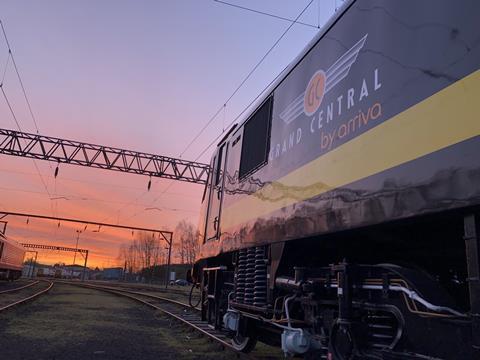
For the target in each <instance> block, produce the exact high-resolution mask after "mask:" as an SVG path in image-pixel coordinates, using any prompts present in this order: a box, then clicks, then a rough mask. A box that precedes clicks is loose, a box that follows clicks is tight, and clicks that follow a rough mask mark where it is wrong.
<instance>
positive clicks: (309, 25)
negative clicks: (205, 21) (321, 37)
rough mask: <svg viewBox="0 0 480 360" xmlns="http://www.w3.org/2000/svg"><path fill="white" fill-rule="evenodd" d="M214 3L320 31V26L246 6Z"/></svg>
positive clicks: (223, 2) (224, 2)
mask: <svg viewBox="0 0 480 360" xmlns="http://www.w3.org/2000/svg"><path fill="white" fill-rule="evenodd" d="M213 1H214V2H217V3H219V4H222V5H228V6H231V7H234V8H237V9H241V10H246V11H250V12H253V13H256V14H260V15H265V16H269V17H272V18H275V19H279V20H284V21H288V22H294V23H296V24H299V25H305V26H308V27H312V28H315V29H318V26H315V25H312V24H309V23H304V22H301V21H296V20H293V19H289V18H286V17H283V16H278V15H274V14H270V13H267V12H263V11H260V10H255V9H252V8H248V7H245V6H240V5H237V4H232V3H229V2H226V1H221V0H213Z"/></svg>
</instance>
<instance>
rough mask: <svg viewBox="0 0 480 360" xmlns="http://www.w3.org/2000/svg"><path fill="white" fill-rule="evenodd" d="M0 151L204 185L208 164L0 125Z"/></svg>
mask: <svg viewBox="0 0 480 360" xmlns="http://www.w3.org/2000/svg"><path fill="white" fill-rule="evenodd" d="M0 154H4V155H13V156H20V157H27V158H32V159H38V160H47V161H53V162H57V163H66V164H73V165H80V166H88V167H93V168H99V169H105V170H114V171H121V172H126V173H132V174H139V175H146V176H151V177H159V178H165V179H172V180H178V181H184V182H189V183H194V184H203V185H205V184H206V182H207V179H208V174H209V172H210V166H209V165H207V164H202V163H198V162H193V161H187V160H183V159H175V158H171V157H167V156H161V155H154V154H148V153H144V152H139V151H133V150H125V149H119V148H114V147H110V146H103V145H95V144H88V143H84V142H79V141H74V140H66V139H59V138H55V137H50V136H44V135H39V134H30V133H25V132H21V131H15V130H7V129H0Z"/></svg>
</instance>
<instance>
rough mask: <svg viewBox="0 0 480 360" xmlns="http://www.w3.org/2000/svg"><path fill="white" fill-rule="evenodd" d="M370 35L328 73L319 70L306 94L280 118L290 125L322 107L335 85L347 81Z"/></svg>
mask: <svg viewBox="0 0 480 360" xmlns="http://www.w3.org/2000/svg"><path fill="white" fill-rule="evenodd" d="M367 36H368V34H365V36H364V37H362V38H361V39H360V40H359V41H358V42H357V43H356V44H355V45H353V46H352V47H351V48H350V49H349V50H348V51H346V52H345V53H344V54H343V55H342V56H340V57H339V58H338V59H337V60H336V61H335V62H334V63H333V65H332V66H330V67H329V68H328V69H327V70H326V71H324V70H322V69H319V70H318V71H316V72H315V74H313V76H312V77H311V78H310V81H309V82H308V85H307V88H306V90H305V91H304V92H302V93H301V94H300V95H298V96H297V97H296V98H295V99H294V100H293V101H292V102H291V103H290V104H289V105H288V106H287V107H286V108H285V110H283V111H282V113H281V114H280V118H281V119H282V120H283V121H284V122H285V123H286V124H290V123H291V122H292V121H293V120H295V119H296V118H297V117H299V116H300V115H301V114H302V113H304V114H305V115H307V116H311V115H313V114H314V113H315V111H317V110H318V108H319V107H320V105H321V103H322V100H323V97H324V96H325V94H327V93H328V92H329V91H330V90H331V89H332V88H333V87H334V86H335V85H337V84H338V83H339V82H340V81H342V80H343V79H345V78H346V77H347V75H348V73H349V72H350V68H351V67H352V65H353V64H354V63H355V61H356V60H357V57H358V53H359V52H360V50H361V49H362V48H363V45H364V44H365V41H366V40H367Z"/></svg>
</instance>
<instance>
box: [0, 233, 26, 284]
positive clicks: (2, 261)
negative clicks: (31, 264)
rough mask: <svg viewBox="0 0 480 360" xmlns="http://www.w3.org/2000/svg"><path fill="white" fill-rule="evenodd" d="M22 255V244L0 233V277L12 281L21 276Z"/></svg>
mask: <svg viewBox="0 0 480 360" xmlns="http://www.w3.org/2000/svg"><path fill="white" fill-rule="evenodd" d="M24 257H25V249H24V248H23V246H22V245H20V244H19V243H18V242H16V241H14V240H12V239H8V238H7V237H6V236H5V235H3V234H2V233H0V279H2V280H10V281H13V280H16V279H18V278H19V277H20V276H22V268H23V258H24Z"/></svg>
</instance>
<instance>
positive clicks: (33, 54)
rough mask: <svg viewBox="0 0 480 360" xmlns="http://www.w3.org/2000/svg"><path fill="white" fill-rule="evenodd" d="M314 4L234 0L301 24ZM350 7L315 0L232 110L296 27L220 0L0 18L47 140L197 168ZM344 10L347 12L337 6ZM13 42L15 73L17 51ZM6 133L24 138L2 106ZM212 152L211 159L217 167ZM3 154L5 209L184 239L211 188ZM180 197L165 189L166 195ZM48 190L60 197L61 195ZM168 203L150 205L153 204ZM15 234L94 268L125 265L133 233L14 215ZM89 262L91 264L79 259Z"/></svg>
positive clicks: (14, 83)
mask: <svg viewBox="0 0 480 360" xmlns="http://www.w3.org/2000/svg"><path fill="white" fill-rule="evenodd" d="M309 2H310V0H302V1H294V0H282V1H278V0H262V1H253V0H235V1H234V0H232V1H231V3H234V4H237V5H240V6H244V7H249V8H253V9H256V10H259V11H263V12H267V13H271V14H275V15H278V16H281V17H285V18H290V19H294V18H296V17H297V15H298V14H299V13H300V12H301V11H302V10H303V9H304V8H305V6H306V5H307V4H308V3H309ZM340 2H341V1H340V0H337V1H335V0H314V1H313V2H312V4H311V5H310V6H309V8H308V9H307V11H306V12H305V13H304V15H303V16H302V17H301V18H300V19H299V21H302V22H304V23H309V24H311V25H314V26H313V27H311V26H305V25H300V24H295V25H294V26H293V27H292V28H291V30H290V31H289V32H288V33H287V35H286V36H285V37H284V38H283V39H282V40H281V41H280V43H279V44H278V46H277V47H276V48H275V49H274V50H273V51H272V53H271V54H270V55H269V56H268V57H267V58H266V59H265V61H264V62H263V63H262V64H261V65H260V66H259V68H258V69H257V70H256V71H255V72H254V74H253V75H252V77H251V78H250V79H249V80H248V81H247V82H246V83H245V86H243V87H242V88H241V90H240V91H239V92H238V93H237V94H236V95H235V96H234V97H233V98H232V100H231V101H230V102H228V103H227V104H226V107H225V111H222V112H221V114H220V115H219V116H218V117H217V118H216V119H215V120H214V121H213V122H212V123H211V125H210V126H209V127H208V128H207V129H206V131H205V132H204V133H203V134H202V135H201V136H200V137H199V138H198V140H197V141H195V142H194V143H193V144H192V146H191V147H189V148H188V149H187V150H186V151H185V148H186V147H187V145H188V144H189V143H190V141H191V140H192V139H193V138H194V137H195V136H196V134H197V133H198V132H199V131H200V129H201V128H202V127H203V126H204V125H205V124H206V123H207V121H208V120H209V119H210V118H211V117H212V115H213V114H214V113H215V112H216V111H217V109H218V108H219V107H221V106H222V105H223V104H224V103H225V101H226V99H228V98H229V97H230V95H231V94H232V92H233V91H234V90H235V88H236V87H237V86H238V85H239V84H240V82H241V81H242V80H243V79H244V78H245V76H246V75H247V74H248V73H249V72H250V71H251V70H252V68H253V67H254V66H255V65H256V64H257V62H258V61H259V60H260V59H261V58H262V57H263V56H264V54H265V53H266V52H267V50H268V49H270V47H271V46H272V45H273V44H274V43H275V41H277V39H278V38H279V37H280V35H281V34H282V33H283V32H284V31H285V29H286V28H287V27H288V26H289V25H290V23H289V22H288V21H284V20H280V19H276V18H273V17H267V16H265V15H260V14H257V13H253V12H248V11H245V10H241V9H238V8H235V7H231V6H227V5H225V4H221V3H219V2H215V1H213V0H150V1H147V0H141V1H138V0H130V1H125V0H122V1H119V0H104V1H97V0H85V1H66V0H44V1H37V0H4V1H2V2H1V3H0V19H1V20H2V22H3V24H4V26H5V30H6V33H7V36H8V39H9V41H10V45H11V47H12V50H13V54H14V58H15V60H16V62H17V65H18V68H19V71H20V75H21V76H22V79H23V82H24V85H25V88H26V91H27V94H28V97H29V100H30V102H31V106H32V110H33V113H34V116H35V119H36V121H37V124H38V128H39V130H40V133H41V134H44V135H49V136H55V137H59V138H65V139H72V140H78V141H84V142H89V143H94V144H101V145H109V146H114V147H119V148H124V149H132V150H138V151H144V152H149V153H153V154H159V155H165V156H171V157H179V156H180V154H182V153H184V154H183V158H184V159H188V160H195V159H196V158H197V157H198V156H199V154H200V153H201V152H202V151H203V150H205V148H206V146H207V145H208V144H209V143H210V142H211V141H212V140H213V139H214V138H215V137H216V136H218V135H219V134H220V133H221V132H222V130H223V128H225V127H226V126H227V125H228V124H229V123H230V122H232V120H233V119H234V118H235V117H236V116H237V114H238V113H240V112H241V111H242V110H243V109H244V108H245V107H246V106H247V105H248V104H249V103H250V101H251V100H252V99H253V98H255V97H256V96H257V95H258V93H259V92H260V91H261V90H262V89H263V88H264V87H265V86H266V85H267V84H268V83H269V82H270V81H271V80H272V79H273V78H274V77H275V76H276V75H277V74H278V73H279V72H281V70H282V69H283V68H284V67H285V66H286V65H287V64H288V63H289V62H290V61H292V60H293V59H294V58H295V57H296V55H297V54H298V53H299V52H300V51H301V50H302V49H303V48H304V47H305V45H306V44H307V43H308V42H309V41H310V40H311V39H312V37H314V36H315V34H316V32H317V31H318V29H316V28H315V26H318V25H322V24H323V23H325V21H326V20H327V19H328V18H329V17H330V16H331V15H332V14H333V12H334V10H335V7H336V5H340ZM336 3H337V4H336ZM7 49H8V48H7V46H6V43H5V41H4V39H3V38H1V39H0V69H1V71H2V72H1V74H0V75H3V72H4V69H5V64H6V62H7V56H8V50H7ZM3 86H4V90H5V93H6V94H7V96H8V98H9V100H10V102H11V103H12V106H13V109H14V112H15V114H16V116H17V119H18V122H19V124H20V127H21V130H22V131H25V132H32V133H35V132H36V128H35V126H34V122H33V120H32V117H31V116H30V114H29V111H28V107H27V104H26V102H25V100H24V98H23V94H22V91H21V87H20V84H19V81H18V79H17V77H16V73H15V70H14V68H13V66H12V64H11V62H10V63H9V65H8V67H7V68H6V73H5V78H4V82H3ZM0 127H1V128H6V129H14V130H18V128H17V126H16V124H15V122H14V119H13V117H12V115H11V113H10V111H9V109H8V107H7V105H6V102H5V99H4V98H3V96H2V97H0ZM212 151H213V149H208V150H207V151H206V152H205V154H204V155H203V156H201V157H200V158H199V159H198V161H200V162H205V163H207V162H209V157H210V154H211V153H212ZM36 164H37V167H38V170H39V172H40V174H41V177H42V178H43V181H44V183H45V185H46V188H47V189H46V188H45V186H44V185H43V183H42V180H41V178H40V175H39V173H38V172H37V169H36V167H35V164H34V163H33V161H32V160H30V159H25V158H16V157H9V156H5V155H0V210H3V211H14V212H30V213H37V214H43V215H54V216H59V217H70V218H79V219H88V220H92V221H101V222H113V223H119V224H123V225H132V226H142V227H149V228H159V229H165V230H173V229H174V228H175V225H176V223H178V222H179V221H180V220H182V219H187V220H188V221H191V222H192V223H194V224H195V225H196V224H197V221H198V213H199V207H200V196H201V193H202V191H203V188H202V186H200V185H195V184H187V183H182V182H174V183H173V184H172V183H171V181H169V180H159V179H155V180H153V184H152V189H151V190H150V191H149V192H147V191H146V190H147V183H148V180H149V179H148V177H144V176H139V175H132V174H122V173H116V172H111V171H106V170H98V169H91V168H84V167H76V166H71V165H60V171H59V175H58V177H57V178H56V179H55V178H54V176H53V175H54V169H55V167H56V164H54V163H47V162H42V161H37V162H36ZM166 189H167V191H166V192H165V190H166ZM48 193H49V194H50V195H48ZM152 207H155V208H158V209H155V210H145V209H146V208H152ZM6 220H8V230H7V235H9V236H11V237H12V238H14V239H16V240H17V241H21V242H32V243H39V244H52V245H61V246H71V247H73V246H74V245H75V239H76V230H82V231H83V232H82V234H81V235H80V242H79V247H81V248H86V249H89V250H90V251H91V256H90V261H89V265H90V266H99V267H108V266H114V265H116V264H117V260H116V258H117V255H118V249H119V246H120V245H121V244H122V243H127V242H129V241H130V240H131V239H132V238H133V236H135V234H134V235H133V236H132V233H131V232H130V231H128V230H108V229H104V228H102V229H101V231H100V232H92V231H93V230H97V228H96V227H92V226H89V227H87V229H86V231H84V225H79V224H69V223H61V224H60V227H58V223H57V222H48V221H40V220H34V219H30V220H29V221H28V224H27V219H25V218H13V217H8V218H7V219H6ZM59 260H61V261H64V262H66V263H72V261H73V254H57V253H52V252H42V253H41V254H40V256H39V261H40V262H42V263H54V262H56V261H59ZM77 262H79V257H77Z"/></svg>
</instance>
